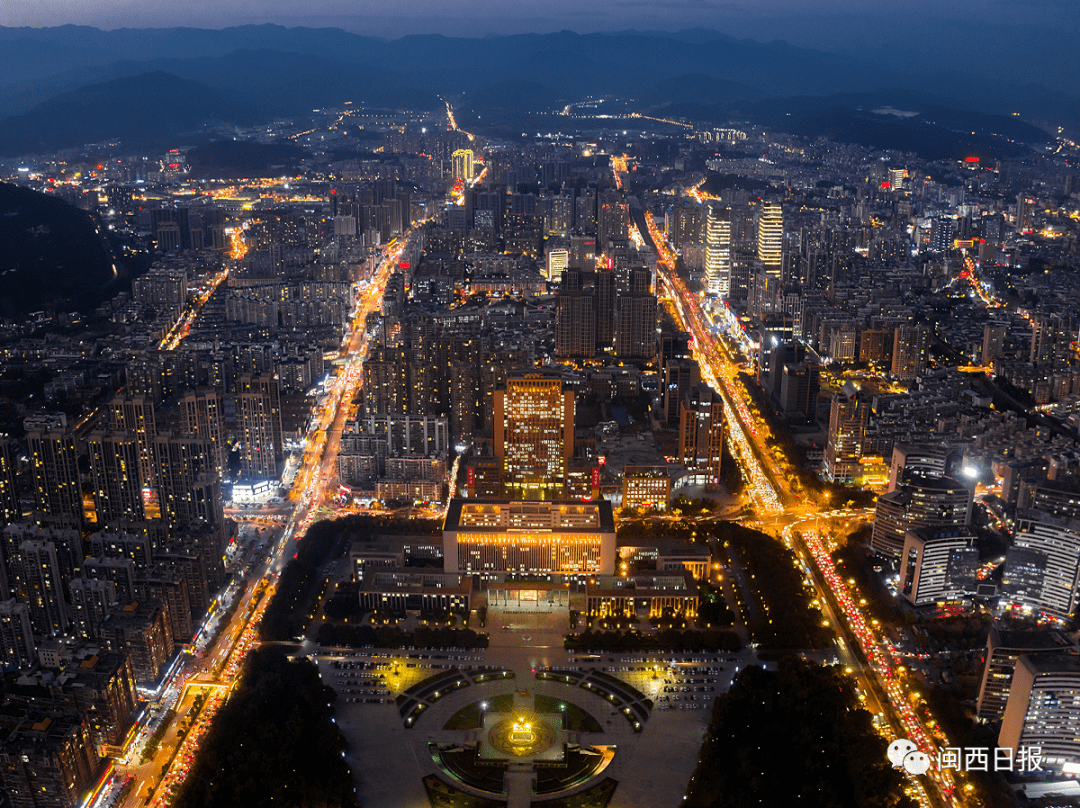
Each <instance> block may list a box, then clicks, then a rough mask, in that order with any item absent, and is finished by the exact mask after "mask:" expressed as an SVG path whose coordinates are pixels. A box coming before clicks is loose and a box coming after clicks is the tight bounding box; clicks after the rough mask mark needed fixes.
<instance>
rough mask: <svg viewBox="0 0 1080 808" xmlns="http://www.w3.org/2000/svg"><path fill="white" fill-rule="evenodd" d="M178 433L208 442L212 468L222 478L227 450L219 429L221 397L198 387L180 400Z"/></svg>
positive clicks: (209, 389) (210, 388)
mask: <svg viewBox="0 0 1080 808" xmlns="http://www.w3.org/2000/svg"><path fill="white" fill-rule="evenodd" d="M180 431H181V432H183V433H184V434H186V435H197V436H198V437H200V438H203V439H204V440H208V441H210V443H211V445H212V446H213V457H214V467H215V468H216V469H217V470H218V476H219V477H224V476H225V472H226V464H227V462H228V461H227V458H226V451H227V450H226V446H225V436H224V434H223V432H222V429H221V396H220V395H219V394H218V391H217V390H216V389H215V388H213V387H200V388H198V389H196V390H193V391H191V392H189V393H185V394H184V395H183V396H182V397H181V398H180Z"/></svg>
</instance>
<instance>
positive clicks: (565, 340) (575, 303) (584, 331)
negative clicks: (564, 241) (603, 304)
mask: <svg viewBox="0 0 1080 808" xmlns="http://www.w3.org/2000/svg"><path fill="white" fill-rule="evenodd" d="M571 273H572V271H569V272H568V273H567V274H571ZM563 277H566V275H564V276H563ZM555 306H556V308H555V355H556V356H558V357H573V358H580V359H591V358H592V357H593V356H595V354H596V298H595V296H594V295H593V290H592V289H580V288H579V289H566V290H559V295H558V297H557V298H556V301H555Z"/></svg>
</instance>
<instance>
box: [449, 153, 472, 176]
mask: <svg viewBox="0 0 1080 808" xmlns="http://www.w3.org/2000/svg"><path fill="white" fill-rule="evenodd" d="M474 158H475V155H474V154H473V153H472V149H458V150H457V151H455V152H454V154H453V170H454V179H455V180H461V181H462V182H472V181H473V165H474Z"/></svg>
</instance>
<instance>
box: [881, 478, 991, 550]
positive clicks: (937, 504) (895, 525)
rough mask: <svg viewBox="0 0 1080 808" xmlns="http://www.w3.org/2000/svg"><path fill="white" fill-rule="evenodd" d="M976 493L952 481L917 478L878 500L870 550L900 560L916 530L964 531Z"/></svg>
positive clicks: (948, 479) (949, 479) (947, 479)
mask: <svg viewBox="0 0 1080 808" xmlns="http://www.w3.org/2000/svg"><path fill="white" fill-rule="evenodd" d="M973 498H974V491H973V490H972V489H971V488H968V487H967V486H966V485H964V484H963V483H961V482H960V481H959V480H954V479H953V478H951V477H917V478H914V479H912V481H911V482H909V483H906V484H904V485H901V486H900V487H899V488H897V489H896V490H895V491H889V492H888V493H886V494H882V495H881V496H880V497H878V501H877V508H876V509H875V510H874V528H873V532H872V533H871V534H870V549H872V550H873V551H874V552H875V553H881V554H882V555H890V556H900V555H901V554H902V553H903V550H904V537H905V535H906V534H907V532H908V531H909V530H913V529H916V528H958V529H960V528H965V526H966V525H968V524H970V523H971V507H972V501H973Z"/></svg>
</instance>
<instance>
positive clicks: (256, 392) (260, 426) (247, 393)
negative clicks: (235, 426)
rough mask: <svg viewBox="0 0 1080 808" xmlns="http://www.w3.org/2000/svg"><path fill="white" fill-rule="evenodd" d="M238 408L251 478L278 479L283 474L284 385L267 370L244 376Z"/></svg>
mask: <svg viewBox="0 0 1080 808" xmlns="http://www.w3.org/2000/svg"><path fill="white" fill-rule="evenodd" d="M238 387H239V389H238V391H237V396H236V409H237V410H238V414H239V416H240V428H241V430H242V432H243V446H242V448H241V451H240V461H241V467H242V469H243V473H244V475H245V476H247V477H250V478H261V479H275V478H276V477H278V476H279V475H280V474H281V467H280V462H281V457H282V452H283V448H284V447H283V445H282V438H281V388H280V386H279V384H278V380H277V378H275V377H274V376H271V375H270V374H267V373H261V374H258V375H254V376H251V375H244V376H241V377H240V379H239V382H238Z"/></svg>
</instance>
